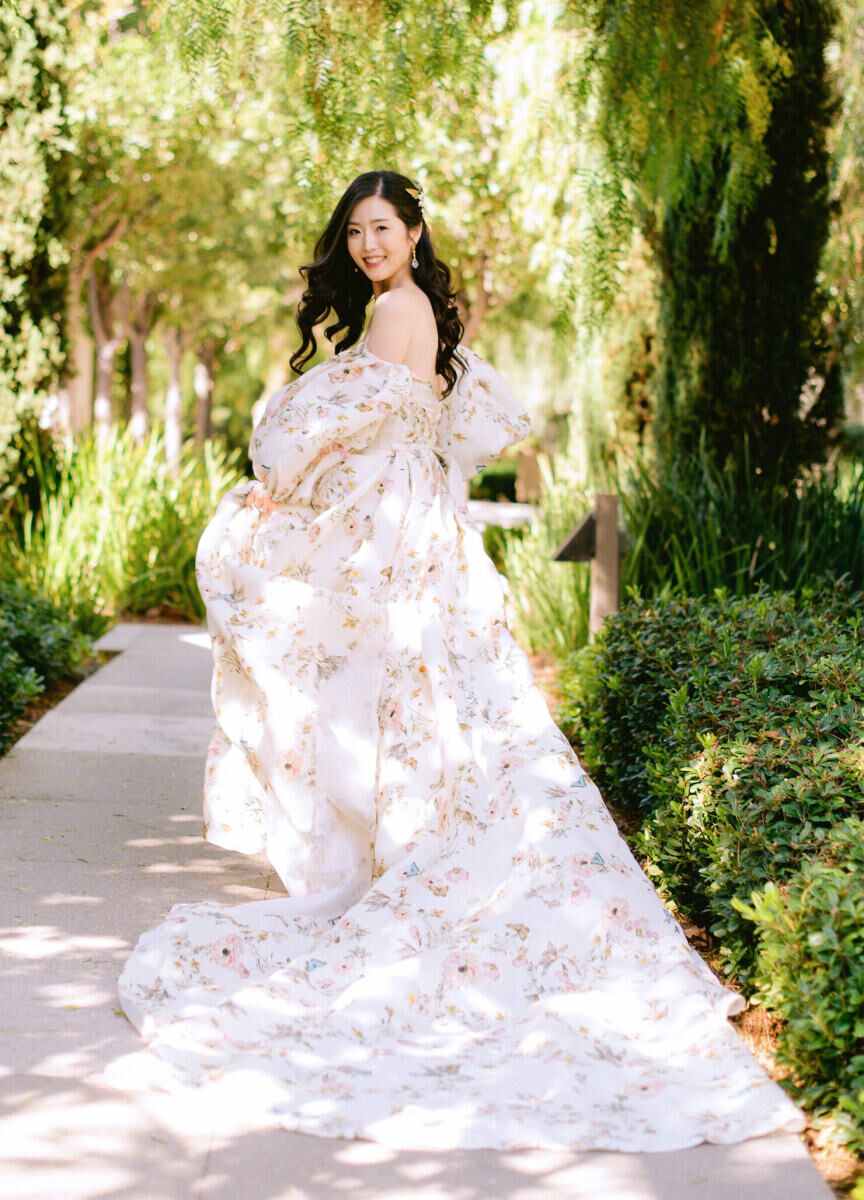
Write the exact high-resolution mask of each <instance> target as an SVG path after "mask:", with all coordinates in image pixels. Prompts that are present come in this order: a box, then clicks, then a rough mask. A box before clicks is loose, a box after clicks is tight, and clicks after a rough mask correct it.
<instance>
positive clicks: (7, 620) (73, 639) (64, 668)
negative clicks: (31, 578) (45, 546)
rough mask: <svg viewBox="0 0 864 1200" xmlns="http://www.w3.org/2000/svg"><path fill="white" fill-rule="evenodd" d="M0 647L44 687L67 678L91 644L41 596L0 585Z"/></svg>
mask: <svg viewBox="0 0 864 1200" xmlns="http://www.w3.org/2000/svg"><path fill="white" fill-rule="evenodd" d="M0 647H2V653H3V655H4V656H5V655H6V654H7V653H9V652H10V651H11V652H12V653H14V654H17V655H18V656H19V658H20V659H21V661H22V662H24V663H26V664H27V666H28V668H29V667H32V668H33V670H34V671H35V672H36V673H37V674H38V675H39V676H41V678H42V681H43V683H45V684H49V683H53V682H54V680H55V679H66V678H69V677H70V676H71V675H72V674H73V672H74V668H75V667H76V666H77V665H78V663H80V662H81V660H82V659H83V658H85V657H86V656H87V654H88V653H89V652H90V647H91V642H90V639H89V638H88V637H86V636H85V635H84V634H83V633H82V632H81V631H80V629H78V628H77V627H76V625H75V623H74V622H73V621H72V620H70V619H69V617H67V616H66V615H65V614H64V613H62V612H61V611H59V610H58V608H57V606H56V605H55V604H52V602H51V601H50V600H48V599H46V598H45V597H44V596H38V595H35V594H33V593H32V592H29V591H28V590H27V589H26V588H25V587H23V586H22V585H21V584H20V583H4V584H0Z"/></svg>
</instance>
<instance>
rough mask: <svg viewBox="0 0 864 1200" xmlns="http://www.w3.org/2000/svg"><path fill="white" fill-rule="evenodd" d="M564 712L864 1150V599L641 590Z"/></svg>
mask: <svg viewBox="0 0 864 1200" xmlns="http://www.w3.org/2000/svg"><path fill="white" fill-rule="evenodd" d="M562 685H563V690H564V692H565V694H566V696H567V700H566V702H565V705H564V708H563V710H562V713H561V720H562V724H563V725H564V727H565V729H567V730H568V732H569V733H570V734H571V736H572V737H573V738H574V740H575V741H577V742H578V743H580V744H581V746H582V748H583V754H584V758H585V762H586V766H587V767H588V768H589V770H591V772H592V773H593V775H594V777H595V779H596V780H597V783H598V784H599V786H600V787H601V790H604V791H605V792H606V794H607V795H608V796H609V798H610V800H613V801H615V802H616V803H618V804H621V805H623V806H625V807H627V808H629V809H630V810H631V811H633V812H639V813H640V814H641V815H642V817H643V824H642V829H641V833H640V835H639V838H638V842H639V848H640V850H641V851H642V853H643V854H644V856H645V858H646V860H647V870H648V871H649V873H650V874H651V875H652V876H653V878H654V880H655V882H656V883H657V884H658V886H659V887H660V888H661V890H662V891H663V892H664V894H665V895H667V896H668V897H669V899H671V901H672V902H673V903H674V905H675V906H676V907H677V908H678V909H679V910H680V911H681V912H682V913H684V914H686V915H687V916H688V917H689V918H691V919H692V920H694V921H696V922H697V923H699V924H700V925H702V926H704V927H705V928H707V930H708V931H709V933H710V934H711V936H712V939H713V940H714V943H715V945H716V947H717V950H718V956H719V964H720V967H721V969H722V970H723V971H724V972H725V973H726V974H727V976H729V977H730V978H734V979H735V980H737V982H738V983H739V985H740V986H742V988H744V989H745V990H746V991H749V992H750V993H751V994H753V995H754V997H755V998H758V999H759V1000H761V1002H762V1003H764V1004H765V1005H766V1006H767V1007H768V1008H770V1009H771V1011H772V1012H774V1013H776V1014H777V1015H778V1016H780V1017H782V1018H783V1020H784V1022H785V1024H784V1027H783V1030H782V1033H781V1035H780V1046H779V1055H778V1057H779V1060H780V1061H781V1062H783V1063H785V1064H786V1065H787V1067H788V1068H789V1070H790V1072H791V1076H790V1083H791V1084H792V1086H793V1087H796V1086H797V1088H798V1095H799V1097H800V1098H801V1099H802V1100H803V1102H805V1103H807V1104H808V1105H810V1106H811V1107H813V1108H815V1109H817V1110H820V1111H823V1110H831V1111H832V1112H833V1115H834V1116H835V1117H836V1118H837V1119H838V1121H839V1122H840V1123H841V1124H843V1125H844V1129H845V1136H846V1137H847V1139H848V1140H850V1141H851V1142H853V1143H855V1144H856V1145H857V1146H859V1147H861V1146H862V1145H864V933H862V929H864V870H862V865H864V823H862V820H861V818H862V817H864V596H862V595H860V594H850V593H849V592H848V591H847V590H845V589H844V588H842V587H840V586H837V587H834V588H832V589H830V590H823V591H820V592H818V593H812V594H809V595H808V594H805V596H804V597H803V598H801V597H799V598H798V599H795V598H793V597H792V596H791V595H786V594H781V595H778V594H772V593H767V592H760V593H758V594H756V595H755V596H750V597H746V598H744V599H740V600H730V599H729V598H728V597H725V596H722V595H718V596H716V597H715V598H714V599H711V600H668V601H652V602H650V603H648V602H641V601H633V602H631V603H630V604H628V605H627V606H626V607H625V608H624V609H622V611H621V612H619V613H618V614H617V616H616V617H614V618H613V619H612V620H610V621H609V622H607V625H606V628H605V629H604V632H603V634H602V635H601V636H600V637H599V638H598V639H597V640H596V642H595V643H594V645H593V646H591V647H589V648H588V649H586V650H583V651H580V652H578V653H576V654H574V655H572V656H571V657H570V658H569V659H568V660H567V662H566V663H565V664H564V667H563V670H562Z"/></svg>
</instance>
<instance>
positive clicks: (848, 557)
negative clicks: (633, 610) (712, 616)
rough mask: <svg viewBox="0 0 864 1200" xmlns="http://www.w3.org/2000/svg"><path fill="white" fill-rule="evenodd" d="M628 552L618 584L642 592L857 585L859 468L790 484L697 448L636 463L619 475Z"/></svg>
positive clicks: (862, 478)
mask: <svg viewBox="0 0 864 1200" xmlns="http://www.w3.org/2000/svg"><path fill="white" fill-rule="evenodd" d="M616 486H617V489H618V490H619V491H620V492H621V495H622V509H623V521H624V525H625V527H626V529H627V532H628V536H629V541H630V548H629V551H628V554H627V557H626V559H625V563H624V583H625V585H626V586H628V587H635V588H637V589H638V590H639V591H640V592H641V593H642V594H643V595H646V596H650V595H655V594H657V593H658V592H660V591H661V590H662V589H663V588H664V587H668V588H669V589H671V590H672V591H674V592H676V593H677V594H678V595H684V596H710V595H713V593H714V591H715V590H716V589H717V588H723V589H724V590H725V591H726V592H729V593H731V594H732V595H735V596H744V595H747V594H749V593H751V592H754V591H756V590H758V589H759V588H760V587H767V588H769V589H771V590H774V591H791V592H794V593H796V594H799V595H800V594H801V593H802V592H803V591H806V590H807V588H808V587H812V586H813V585H814V584H816V583H818V582H820V581H828V580H834V579H840V578H845V579H846V580H847V581H848V583H849V584H850V586H851V587H853V588H864V464H860V463H859V464H857V465H848V466H843V467H842V468H840V469H835V468H828V467H823V468H819V469H814V470H812V471H809V472H803V473H802V474H801V475H800V476H799V478H798V479H796V480H795V481H793V483H792V484H791V485H790V483H789V481H788V480H787V479H786V478H785V477H784V476H783V475H782V473H781V471H780V469H779V468H778V471H777V474H776V476H775V477H774V478H771V477H769V476H768V475H767V474H766V473H765V472H760V473H757V472H756V471H753V470H750V469H749V468H748V466H747V463H746V462H745V463H743V464H737V468H736V469H735V470H726V471H724V470H722V469H721V468H719V467H717V466H715V465H714V464H713V463H712V462H711V461H710V459H709V458H708V457H707V455H705V454H704V453H703V454H701V455H700V456H697V457H696V458H694V459H686V460H685V459H682V460H679V461H673V462H671V463H668V464H666V465H665V466H664V468H663V470H662V471H660V470H659V468H658V467H657V466H656V465H654V464H648V463H646V462H644V461H643V462H637V463H636V464H634V465H632V466H631V467H630V468H629V469H628V470H627V471H626V473H624V474H623V475H622V476H621V477H620V478H619V480H618V481H617V485H616Z"/></svg>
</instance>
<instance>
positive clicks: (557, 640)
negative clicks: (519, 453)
mask: <svg viewBox="0 0 864 1200" xmlns="http://www.w3.org/2000/svg"><path fill="white" fill-rule="evenodd" d="M537 461H538V464H539V467H540V485H541V494H540V504H539V506H538V507H539V513H538V516H537V519H536V520H535V522H534V523H533V524H532V525H531V526H530V527H529V528H528V529H520V530H518V531H516V530H512V531H511V530H508V531H507V534H506V540H505V544H504V549H503V554H502V556H501V563H500V568H499V569H501V570H502V571H503V574H504V575H505V576H506V577H507V581H508V584H509V588H510V617H511V619H512V621H513V624H514V627H515V629H516V631H517V635H518V637H519V639H520V641H521V642H522V644H523V645H524V646H526V647H528V648H529V649H531V650H532V651H535V652H536V651H548V650H551V651H552V652H553V653H557V654H565V653H566V652H567V650H568V649H569V648H570V647H572V646H581V645H584V643H585V642H586V641H587V638H588V567H587V564H583V563H579V564H571V563H553V562H552V561H551V560H552V555H553V554H554V553H555V550H556V549H557V548H558V546H559V544H560V543H561V541H562V540H563V538H564V537H565V536H566V534H568V533H569V532H570V530H571V529H572V528H573V526H574V525H575V524H576V522H577V520H578V519H579V518H580V517H582V516H583V515H584V514H585V512H586V511H587V510H588V508H589V507H590V502H589V500H588V498H587V496H586V495H585V492H584V490H583V489H582V488H580V487H579V485H578V483H577V482H576V481H575V480H574V479H573V478H572V477H571V476H569V475H568V474H566V472H565V469H564V466H563V465H562V467H561V468H560V469H559V471H558V473H557V474H556V473H555V471H553V468H552V465H551V464H550V462H549V460H548V459H547V458H544V457H543V456H539V457H538V460H537Z"/></svg>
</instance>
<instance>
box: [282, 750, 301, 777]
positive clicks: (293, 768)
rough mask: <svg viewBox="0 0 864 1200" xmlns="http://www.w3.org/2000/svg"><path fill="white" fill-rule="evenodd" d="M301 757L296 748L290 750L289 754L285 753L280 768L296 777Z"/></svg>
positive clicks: (298, 772)
mask: <svg viewBox="0 0 864 1200" xmlns="http://www.w3.org/2000/svg"><path fill="white" fill-rule="evenodd" d="M301 766H302V759H301V758H300V755H299V753H298V752H297V751H296V750H292V751H291V753H290V754H286V755H285V757H284V759H283V760H282V769H283V770H284V771H285V772H286V773H287V774H288V775H291V776H294V777H296V776H297V775H299V774H300V767H301Z"/></svg>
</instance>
